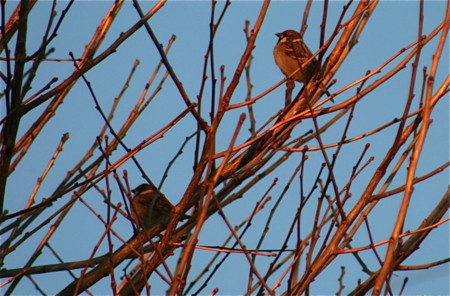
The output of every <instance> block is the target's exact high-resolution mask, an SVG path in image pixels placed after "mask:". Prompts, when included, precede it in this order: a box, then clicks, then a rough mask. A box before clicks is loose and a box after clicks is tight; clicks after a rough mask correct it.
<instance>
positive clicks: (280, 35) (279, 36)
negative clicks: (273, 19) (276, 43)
mask: <svg viewBox="0 0 450 296" xmlns="http://www.w3.org/2000/svg"><path fill="white" fill-rule="evenodd" d="M275 35H277V36H278V38H280V39H281V38H283V35H282V34H281V33H276V34H275Z"/></svg>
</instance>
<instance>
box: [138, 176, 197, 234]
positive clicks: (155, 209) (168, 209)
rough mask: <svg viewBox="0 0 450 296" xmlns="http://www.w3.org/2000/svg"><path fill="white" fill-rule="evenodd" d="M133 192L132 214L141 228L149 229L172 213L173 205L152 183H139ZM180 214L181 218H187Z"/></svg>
mask: <svg viewBox="0 0 450 296" xmlns="http://www.w3.org/2000/svg"><path fill="white" fill-rule="evenodd" d="M131 192H133V195H134V196H133V199H132V205H131V207H132V215H133V219H134V221H135V223H136V224H137V225H138V226H139V227H141V228H142V229H149V228H151V227H153V226H155V225H157V224H158V223H161V222H163V221H164V219H166V218H167V216H170V215H172V214H173V210H174V206H173V205H172V204H171V203H170V201H169V200H168V199H167V198H166V197H165V196H164V194H162V193H161V192H160V191H159V190H158V188H156V187H155V186H154V185H153V184H141V185H139V186H138V187H136V188H135V189H133V190H131ZM188 217H189V216H187V215H182V218H183V219H184V218H188Z"/></svg>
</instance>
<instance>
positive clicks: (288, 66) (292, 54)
mask: <svg viewBox="0 0 450 296" xmlns="http://www.w3.org/2000/svg"><path fill="white" fill-rule="evenodd" d="M275 35H277V36H278V38H279V39H278V42H277V44H276V45H275V47H274V49H273V56H274V58H275V63H276V64H277V66H278V67H279V68H280V70H281V72H283V74H284V75H285V76H286V77H288V76H290V75H291V74H292V73H294V72H295V71H296V70H297V69H299V68H300V70H299V71H297V73H295V74H294V75H293V76H292V77H291V78H292V79H294V80H296V81H298V82H302V83H305V82H307V81H308V80H309V79H310V78H311V77H312V75H313V74H314V71H315V70H316V67H317V66H319V64H318V61H317V59H315V58H314V59H312V60H310V58H311V57H312V56H313V54H312V52H311V51H310V50H309V48H308V46H306V44H305V42H303V38H302V36H301V35H300V33H298V32H296V31H294V30H286V31H284V32H281V33H276V34H275ZM308 60H310V61H309V62H308V63H306V62H307V61H308ZM305 63H306V64H305ZM320 87H321V88H323V90H324V91H325V92H326V93H327V95H330V93H329V92H328V91H327V90H326V89H325V86H323V85H321V86H320Z"/></svg>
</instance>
